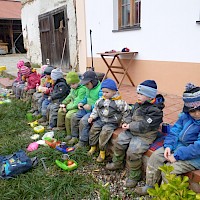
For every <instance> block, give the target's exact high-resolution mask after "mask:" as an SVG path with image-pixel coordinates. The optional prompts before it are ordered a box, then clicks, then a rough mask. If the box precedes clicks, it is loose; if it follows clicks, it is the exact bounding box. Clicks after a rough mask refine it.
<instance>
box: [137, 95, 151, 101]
mask: <svg viewBox="0 0 200 200" xmlns="http://www.w3.org/2000/svg"><path fill="white" fill-rule="evenodd" d="M137 99H138V102H140V103H144V102H145V101H147V100H150V99H151V98H150V97H147V96H144V95H143V94H139V93H137Z"/></svg>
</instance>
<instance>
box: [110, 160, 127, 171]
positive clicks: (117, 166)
mask: <svg viewBox="0 0 200 200" xmlns="http://www.w3.org/2000/svg"><path fill="white" fill-rule="evenodd" d="M106 169H108V170H111V171H112V170H118V169H123V164H122V163H121V162H120V163H119V162H112V163H108V164H107V165H106Z"/></svg>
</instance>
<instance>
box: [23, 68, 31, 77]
mask: <svg viewBox="0 0 200 200" xmlns="http://www.w3.org/2000/svg"><path fill="white" fill-rule="evenodd" d="M21 74H22V75H25V76H28V75H29V74H30V69H29V68H28V67H26V66H22V67H21Z"/></svg>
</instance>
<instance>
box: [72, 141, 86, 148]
mask: <svg viewBox="0 0 200 200" xmlns="http://www.w3.org/2000/svg"><path fill="white" fill-rule="evenodd" d="M87 146H88V143H87V142H83V141H80V140H79V142H78V143H77V144H75V145H74V147H75V149H77V148H82V147H87Z"/></svg>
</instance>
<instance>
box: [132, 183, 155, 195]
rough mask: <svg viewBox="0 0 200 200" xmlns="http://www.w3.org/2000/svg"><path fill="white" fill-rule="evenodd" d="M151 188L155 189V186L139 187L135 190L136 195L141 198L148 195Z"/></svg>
mask: <svg viewBox="0 0 200 200" xmlns="http://www.w3.org/2000/svg"><path fill="white" fill-rule="evenodd" d="M149 188H153V186H149V185H145V186H143V187H139V186H138V187H136V188H135V193H137V194H139V195H140V196H144V195H147V194H148V192H147V190H148V189H149Z"/></svg>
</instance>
